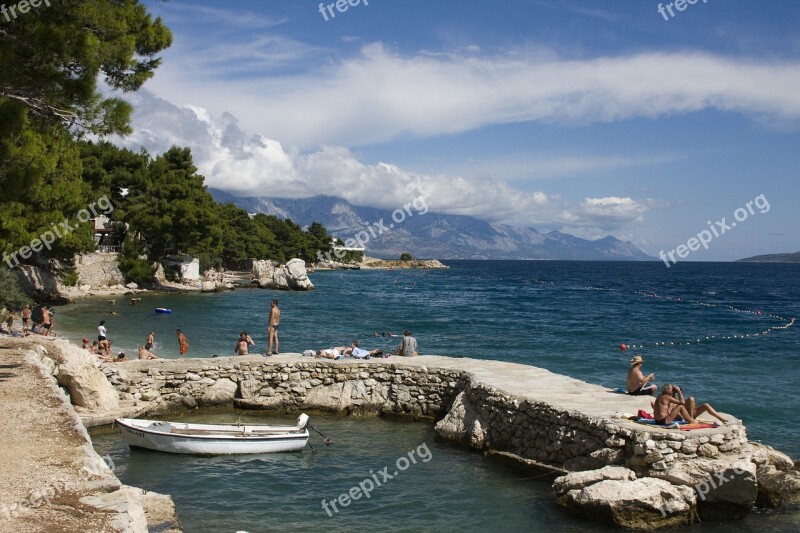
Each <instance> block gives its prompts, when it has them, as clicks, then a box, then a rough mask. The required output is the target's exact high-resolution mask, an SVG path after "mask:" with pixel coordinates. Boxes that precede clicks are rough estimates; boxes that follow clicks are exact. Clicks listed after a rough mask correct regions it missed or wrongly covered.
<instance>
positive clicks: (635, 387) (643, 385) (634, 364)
mask: <svg viewBox="0 0 800 533" xmlns="http://www.w3.org/2000/svg"><path fill="white" fill-rule="evenodd" d="M642 363H644V359H642V356H641V355H634V356H633V359H631V360H630V365H631V368H630V370H628V394H630V395H631V396H650V395H652V394H654V393H655V392H656V391H657V390H658V385H656V384H655V383H650V384H649V385H648V382H649V381H650V380H651V379H653V378H654V377H656V375H655V374H653V373H650V374H648V375H647V376H645V375H644V374H643V373H642Z"/></svg>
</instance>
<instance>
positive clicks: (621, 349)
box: [619, 344, 628, 352]
mask: <svg viewBox="0 0 800 533" xmlns="http://www.w3.org/2000/svg"><path fill="white" fill-rule="evenodd" d="M627 349H628V345H627V344H620V345H619V351H621V352H624V351H625V350H627Z"/></svg>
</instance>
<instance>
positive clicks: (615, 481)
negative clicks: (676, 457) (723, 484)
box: [553, 467, 696, 530]
mask: <svg viewBox="0 0 800 533" xmlns="http://www.w3.org/2000/svg"><path fill="white" fill-rule="evenodd" d="M553 488H554V489H555V490H556V502H557V503H558V505H560V506H562V507H564V508H565V509H567V510H568V511H571V512H572V513H574V514H577V515H579V516H582V517H584V518H588V519H590V520H592V521H595V522H603V523H607V524H609V525H615V526H618V527H622V528H626V529H637V530H649V529H660V528H664V527H676V526H680V525H688V524H691V521H692V512H693V510H694V508H695V505H696V498H695V495H694V491H693V490H692V489H690V488H688V487H684V486H680V485H673V484H671V483H669V482H668V481H665V480H663V479H655V478H640V479H636V474H635V473H634V472H633V471H632V470H629V469H626V468H620V467H606V468H603V469H601V470H595V471H591V472H577V473H572V474H567V475H566V476H562V477H560V478H557V479H556V480H555V482H554V484H553Z"/></svg>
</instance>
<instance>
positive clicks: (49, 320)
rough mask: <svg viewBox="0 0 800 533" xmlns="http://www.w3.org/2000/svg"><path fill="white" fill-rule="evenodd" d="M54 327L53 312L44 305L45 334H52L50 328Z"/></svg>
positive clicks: (43, 322)
mask: <svg viewBox="0 0 800 533" xmlns="http://www.w3.org/2000/svg"><path fill="white" fill-rule="evenodd" d="M52 328H53V312H52V311H51V310H50V309H48V308H47V307H45V306H42V331H43V333H42V334H43V335H44V336H45V337H47V336H48V335H50V330H51V329H52Z"/></svg>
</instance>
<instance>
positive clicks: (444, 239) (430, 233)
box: [209, 189, 655, 261]
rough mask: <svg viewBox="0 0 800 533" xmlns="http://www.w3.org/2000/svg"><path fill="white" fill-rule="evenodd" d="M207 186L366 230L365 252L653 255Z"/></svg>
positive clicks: (247, 202)
mask: <svg viewBox="0 0 800 533" xmlns="http://www.w3.org/2000/svg"><path fill="white" fill-rule="evenodd" d="M209 191H210V192H211V194H212V195H213V196H214V198H215V199H216V200H217V201H218V202H222V203H233V204H235V205H237V206H239V207H241V208H242V209H245V210H247V211H248V212H250V213H265V214H268V215H275V216H277V217H279V218H290V219H292V220H293V221H294V222H296V223H298V224H300V225H301V226H303V227H306V226H308V225H310V224H311V223H312V222H320V223H322V224H323V225H324V226H325V227H326V228H327V229H328V232H329V233H330V234H331V235H333V236H334V237H338V238H340V239H342V240H343V241H345V242H347V240H348V239H351V238H355V237H356V235H357V234H358V233H359V232H362V233H361V235H362V236H364V235H366V234H369V237H367V238H366V239H364V240H366V241H367V242H366V248H367V254H368V255H370V256H372V257H380V258H396V257H398V256H399V255H400V254H401V253H403V252H409V253H411V254H412V255H413V256H414V257H418V258H431V257H435V258H438V259H574V260H595V261H596V260H608V261H619V260H625V261H651V260H654V259H655V258H653V257H650V256H649V255H647V254H646V253H644V252H643V251H641V250H640V249H638V248H637V247H635V246H634V245H633V244H631V243H630V242H623V241H620V240H619V239H616V238H614V237H610V236H609V237H605V238H603V239H599V240H596V241H590V240H587V239H581V238H579V237H575V236H573V235H568V234H566V233H561V232H559V231H551V232H548V233H541V232H539V231H537V230H535V229H533V228H515V227H512V226H508V225H504V224H490V223H488V222H485V221H483V220H479V219H477V218H473V217H469V216H462V215H444V214H440V213H433V212H428V213H425V214H420V213H419V212H418V211H415V210H414V208H413V207H411V208H410V212H411V215H410V216H409V215H408V214H407V213H406V214H405V219H404V220H400V219H401V216H400V214H395V216H396V220H397V221H395V220H393V219H392V213H393V212H392V211H391V210H387V209H378V208H374V207H361V206H354V205H352V204H350V203H349V202H347V201H346V200H342V199H341V198H335V197H332V196H314V197H312V198H302V199H296V200H295V199H288V198H267V197H249V198H243V197H237V196H233V195H231V194H229V193H226V192H224V191H220V190H218V189H209ZM395 213H397V212H396V211H395ZM370 229H371V230H372V231H371V233H370ZM364 232H366V233H364Z"/></svg>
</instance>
